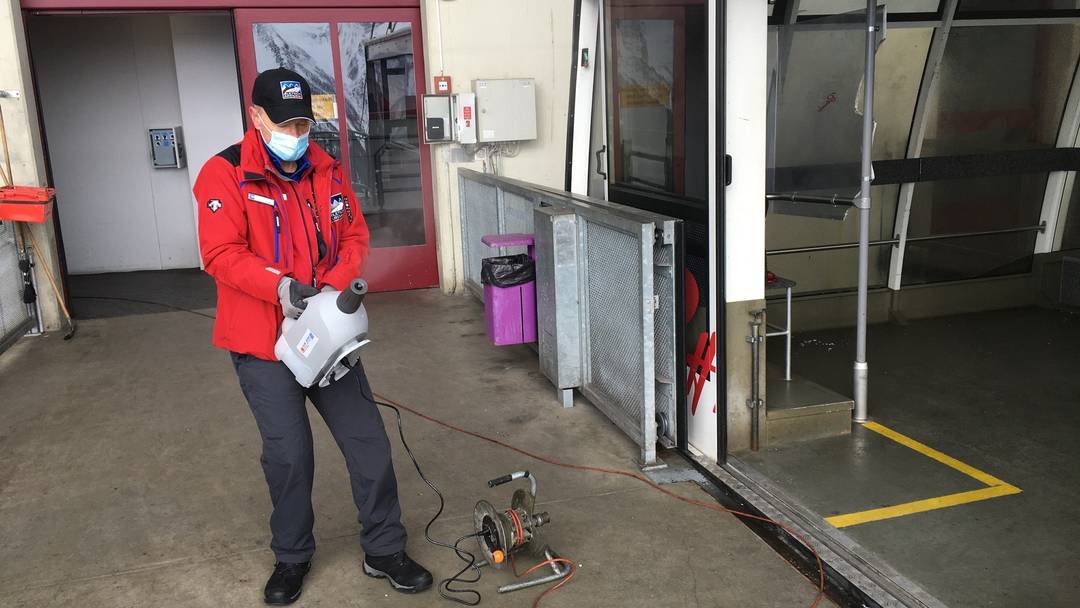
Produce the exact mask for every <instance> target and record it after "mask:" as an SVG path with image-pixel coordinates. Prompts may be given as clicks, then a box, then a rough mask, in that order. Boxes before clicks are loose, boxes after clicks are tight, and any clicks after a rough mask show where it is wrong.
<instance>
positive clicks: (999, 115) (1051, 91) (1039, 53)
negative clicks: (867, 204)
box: [923, 24, 1080, 200]
mask: <svg viewBox="0 0 1080 608" xmlns="http://www.w3.org/2000/svg"><path fill="white" fill-rule="evenodd" d="M1078 34H1080V26H1078V25H1073V24H1061V25H1023V26H987V27H958V28H954V29H953V30H952V31H951V32H950V33H949V41H948V44H947V46H946V47H945V56H944V58H943V59H942V63H941V68H940V72H939V73H938V77H937V79H936V80H935V81H934V85H933V89H932V90H931V94H930V103H929V106H928V108H927V111H928V113H927V119H928V122H927V132H926V139H925V141H924V143H923V156H948V155H954V154H977V153H989V152H1002V151H1008V150H1023V149H1032V148H1050V147H1053V146H1054V144H1055V142H1056V140H1057V134H1058V129H1059V127H1060V124H1061V118H1062V115H1063V112H1064V108H1065V99H1066V97H1067V95H1068V92H1069V86H1070V84H1071V83H1072V76H1073V72H1074V70H1075V69H1076V60H1077V55H1078V53H1080V36H1078ZM1040 196H1041V195H1040ZM1040 200H1041V199H1040Z"/></svg>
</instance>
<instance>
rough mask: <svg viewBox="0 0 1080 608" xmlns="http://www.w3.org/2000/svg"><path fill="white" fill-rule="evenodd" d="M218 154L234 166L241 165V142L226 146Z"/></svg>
mask: <svg viewBox="0 0 1080 608" xmlns="http://www.w3.org/2000/svg"><path fill="white" fill-rule="evenodd" d="M217 156H220V157H221V158H224V159H225V160H227V161H229V164H230V165H232V166H234V167H239V166H240V144H233V145H231V146H229V147H228V148H225V149H224V150H222V151H221V152H218V153H217Z"/></svg>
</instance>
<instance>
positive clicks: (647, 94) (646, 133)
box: [606, 2, 708, 201]
mask: <svg viewBox="0 0 1080 608" xmlns="http://www.w3.org/2000/svg"><path fill="white" fill-rule="evenodd" d="M608 9H609V11H610V12H609V15H610V16H611V19H610V21H609V24H608V28H607V30H606V35H607V45H608V55H607V56H608V57H609V58H610V60H611V62H610V72H609V76H608V91H609V94H608V99H609V100H610V102H611V113H610V115H609V117H608V118H609V126H608V133H609V137H610V138H611V140H612V143H611V146H610V149H609V159H610V164H611V167H612V169H611V173H612V176H611V179H612V181H613V182H615V183H619V184H622V185H623V186H630V187H633V188H635V189H639V190H642V191H646V192H647V191H653V192H665V193H670V194H675V195H682V196H685V197H686V198H690V199H694V200H699V201H704V200H705V199H706V198H707V196H708V165H707V159H708V132H707V130H706V129H703V128H701V126H702V125H704V124H706V123H707V115H708V91H707V84H708V78H707V74H708V72H707V69H708V66H707V56H706V27H705V26H706V21H705V7H704V6H701V5H690V6H681V5H671V4H668V3H661V2H658V3H657V5H656V6H632V7H625V6H615V7H612V6H611V3H610V2H609V3H608Z"/></svg>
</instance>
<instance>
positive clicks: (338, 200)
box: [330, 194, 345, 222]
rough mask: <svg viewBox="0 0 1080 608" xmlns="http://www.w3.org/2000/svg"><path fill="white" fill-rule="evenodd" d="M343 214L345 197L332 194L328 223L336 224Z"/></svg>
mask: <svg viewBox="0 0 1080 608" xmlns="http://www.w3.org/2000/svg"><path fill="white" fill-rule="evenodd" d="M344 213H345V195H344V194H334V195H331V196H330V221H331V222H336V221H338V220H340V219H341V216H342V215H343V214H344Z"/></svg>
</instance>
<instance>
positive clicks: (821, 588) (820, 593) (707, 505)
mask: <svg viewBox="0 0 1080 608" xmlns="http://www.w3.org/2000/svg"><path fill="white" fill-rule="evenodd" d="M375 397H376V398H378V399H381V400H383V401H385V402H388V403H389V404H391V405H393V406H394V407H396V408H399V409H401V410H404V411H406V412H409V413H410V414H412V415H414V416H416V417H418V418H422V419H424V420H427V421H428V422H431V423H434V424H437V425H439V426H441V427H444V428H447V429H450V430H452V431H456V432H458V433H462V434H464V435H468V436H470V437H473V438H475V439H479V440H481V441H486V442H488V443H491V444H494V445H497V446H499V447H502V448H505V449H507V450H510V451H512V452H516V453H518V454H521V455H522V456H525V457H526V458H531V459H533V460H536V461H539V462H543V463H544V464H549V465H552V466H557V467H562V468H564V469H571V470H576V471H585V472H589V473H601V474H604V475H613V476H618V477H627V478H629V479H635V480H637V481H639V482H641V483H643V484H645V485H647V486H649V487H650V488H652V489H653V490H656V491H657V492H660V493H661V494H664V495H666V496H668V497H670V498H674V499H675V500H678V501H681V502H684V503H686V504H690V505H694V506H696V507H701V508H703V509H708V510H710V511H716V512H717V513H728V514H731V515H734V516H736V517H740V518H743V519H749V520H754V521H760V522H764V523H767V524H771V525H774V526H776V527H778V528H780V529H781V530H783V531H784V532H787V533H788V534H789V535H791V537H792V538H794V539H795V540H797V541H799V543H800V544H802V545H803V546H804V547H806V548H807V550H809V551H810V553H811V554H813V556H814V559H815V560H816V561H817V569H818V581H817V595H815V596H814V601H813V602H811V603H810V608H817V606H818V604H820V603H821V600H822V599H823V598H824V597H825V564H824V563H823V562H822V561H821V555H819V554H818V552H817V550H816V549H814V547H813V546H812V545H811V544H810V542H809V541H807V540H806V538H805V537H803V535H802V534H800V533H798V532H796V531H795V530H793V529H792V528H791V527H789V526H786V525H784V524H782V523H780V522H778V521H775V520H772V519H769V518H768V517H763V516H761V515H754V514H753V513H746V512H743V511H736V510H734V509H728V508H725V507H722V506H720V505H718V504H716V503H712V502H706V501H703V500H697V499H695V498H687V497H685V496H680V495H678V494H676V493H675V492H672V491H671V490H668V489H667V488H664V487H663V486H661V485H660V484H658V483H656V482H654V481H652V480H651V479H649V478H648V477H645V476H644V475H640V474H638V473H632V472H630V471H621V470H619V469H608V468H604V467H593V466H588V465H581V464H574V463H570V462H562V461H560V460H556V459H554V458H549V457H547V456H543V455H540V454H535V453H533V452H530V451H528V450H524V449H522V448H519V447H517V446H514V445H511V444H509V443H506V442H504V441H500V440H498V439H493V438H491V437H487V436H485V435H481V434H480V433H476V432H474V431H470V430H467V429H463V428H461V427H459V426H455V425H453V424H450V423H449V422H444V421H442V420H439V419H438V418H435V417H433V416H429V415H427V414H425V413H423V412H421V411H418V410H415V409H413V408H411V407H409V406H407V405H402V404H401V403H398V402H397V401H394V400H393V399H389V398H387V397H385V396H383V395H380V394H378V393H375ZM564 580H565V579H564ZM552 590H553V589H549V590H548V591H552ZM538 599H539V598H538ZM534 606H535V604H534Z"/></svg>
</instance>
